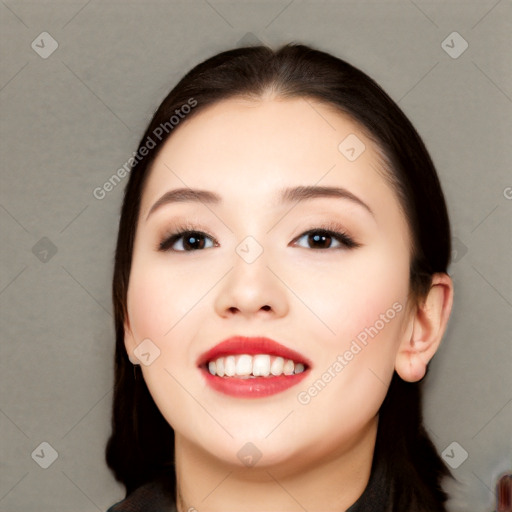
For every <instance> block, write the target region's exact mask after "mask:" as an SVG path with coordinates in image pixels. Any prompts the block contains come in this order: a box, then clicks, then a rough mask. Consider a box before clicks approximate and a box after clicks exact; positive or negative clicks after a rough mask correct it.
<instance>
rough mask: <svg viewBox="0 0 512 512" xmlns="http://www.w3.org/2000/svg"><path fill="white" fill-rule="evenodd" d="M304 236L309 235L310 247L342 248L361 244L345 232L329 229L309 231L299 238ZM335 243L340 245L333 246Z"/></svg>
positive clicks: (307, 241)
mask: <svg viewBox="0 0 512 512" xmlns="http://www.w3.org/2000/svg"><path fill="white" fill-rule="evenodd" d="M304 237H307V238H306V243H307V244H308V247H307V248H309V249H340V248H352V247H358V245H359V244H357V243H356V242H354V240H352V238H350V237H349V236H348V235H346V234H345V233H339V232H336V231H331V230H329V229H322V228H319V229H313V230H310V231H307V232H306V233H304V234H303V235H301V236H300V237H299V238H298V239H297V240H300V239H302V238H304ZM333 243H337V244H338V245H337V246H334V247H332V244H333Z"/></svg>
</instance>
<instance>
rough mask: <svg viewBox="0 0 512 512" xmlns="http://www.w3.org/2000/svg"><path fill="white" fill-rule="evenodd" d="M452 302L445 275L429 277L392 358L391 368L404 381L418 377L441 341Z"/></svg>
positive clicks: (439, 274) (451, 284)
mask: <svg viewBox="0 0 512 512" xmlns="http://www.w3.org/2000/svg"><path fill="white" fill-rule="evenodd" d="M452 304H453V283H452V280H451V278H450V276H449V275H448V274H444V273H438V274H434V275H433V277H432V284H431V287H430V291H429V293H428V295H427V297H426V298H425V299H424V301H423V302H422V303H421V304H420V305H419V306H418V307H417V308H416V310H415V312H414V313H412V316H411V319H410V324H409V327H408V329H407V332H406V333H405V335H404V337H403V339H402V341H401V342H400V346H399V348H398V352H397V355H396V360H395V370H396V372H397V373H398V375H399V376H400V377H401V378H402V379H403V380H405V381H407V382H417V381H418V380H421V379H422V378H423V377H424V376H425V373H426V371H427V364H428V363H429V361H430V360H431V359H432V357H433V356H434V354H435V353H436V351H437V349H438V348H439V345H440V344H441V340H442V337H443V335H444V332H445V330H446V326H447V324H448V318H449V317H450V312H451V309H452Z"/></svg>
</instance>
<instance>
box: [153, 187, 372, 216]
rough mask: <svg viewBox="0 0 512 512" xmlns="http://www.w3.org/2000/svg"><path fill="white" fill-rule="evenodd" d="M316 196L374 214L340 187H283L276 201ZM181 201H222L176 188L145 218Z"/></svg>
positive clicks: (209, 194) (206, 193)
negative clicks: (347, 203)
mask: <svg viewBox="0 0 512 512" xmlns="http://www.w3.org/2000/svg"><path fill="white" fill-rule="evenodd" d="M318 198H334V199H344V200H348V201H351V202H352V203H355V204H358V205H359V206H362V207H363V208H364V209H365V210H367V211H368V212H369V213H370V214H371V215H373V216H375V214H374V213H373V211H372V209H371V208H370V207H369V206H368V205H367V204H366V203H365V202H364V201H362V200H361V199H359V197H357V196H356V195H354V194H353V193H352V192H350V191H349V190H347V189H345V188H342V187H322V186H316V185H309V186H298V187H290V188H285V189H283V190H281V191H280V193H278V195H277V201H276V203H277V202H281V203H291V202H294V201H303V200H308V199H318ZM183 202H199V203H205V204H219V203H221V202H222V198H221V196H219V195H218V194H216V193H215V192H211V191H209V190H199V189H192V188H178V189H175V190H169V191H168V192H166V193H165V194H164V195H163V196H161V197H160V198H159V199H158V200H157V201H156V202H155V203H154V204H153V206H152V207H151V209H150V210H149V213H148V215H147V217H146V220H148V218H149V216H150V215H151V214H152V213H153V212H154V211H156V210H157V209H158V208H160V207H162V206H164V205H167V204H172V203H183Z"/></svg>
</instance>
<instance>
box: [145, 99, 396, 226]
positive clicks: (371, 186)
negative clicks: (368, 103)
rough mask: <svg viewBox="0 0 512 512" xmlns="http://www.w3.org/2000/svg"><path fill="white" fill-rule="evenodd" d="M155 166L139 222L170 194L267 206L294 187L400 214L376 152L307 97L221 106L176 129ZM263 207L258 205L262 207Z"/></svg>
mask: <svg viewBox="0 0 512 512" xmlns="http://www.w3.org/2000/svg"><path fill="white" fill-rule="evenodd" d="M175 130H176V131H175V132H173V133H172V135H171V136H170V137H169V138H168V140H167V141H166V142H165V144H164V146H163V147H162V148H161V150H160V152H159V154H158V156H157V158H156V159H155V162H154V163H153V166H152V169H151V172H150V176H149V178H148V181H147V183H146V187H145V191H144V194H143V200H142V205H141V216H144V215H145V213H147V212H148V211H149V208H150V207H151V205H152V203H153V202H154V201H155V200H157V199H158V197H160V195H161V194H163V193H164V192H166V191H167V190H169V189H172V188H178V187H179V188H182V187H191V188H200V189H205V190H212V191H216V192H218V193H219V194H220V195H221V196H223V198H225V199H224V201H225V202H226V203H229V202H230V203H232V204H235V203H237V204H239V205H240V206H244V205H246V204H247V200H248V199H251V202H255V203H259V204H265V205H268V204H269V203H270V202H272V199H274V198H275V192H276V190H278V189H282V188H285V187H287V186H292V185H323V186H342V187H344V188H347V189H348V190H350V191H351V192H352V193H354V194H356V195H358V196H363V197H365V198H367V201H368V202H375V201H377V202H378V203H387V207H388V208H395V209H399V205H398V200H397V197H396V194H395V193H394V191H393V190H392V189H391V188H390V186H389V183H388V181H387V180H386V178H385V173H384V172H383V169H382V165H381V157H380V153H379V151H378V148H377V147H376V146H375V144H374V143H373V142H372V141H371V140H370V139H369V138H368V136H367V135H366V134H365V132H364V130H362V129H361V127H360V126H359V125H358V124H357V123H356V122H354V121H353V120H352V119H351V118H350V117H348V116H346V115H343V114H341V113H340V112H338V111H336V110H335V109H334V108H333V107H331V106H328V105H325V104H323V103H320V102H318V101H315V100H312V99H309V98H294V99H285V100H283V99H277V98H271V99H268V98H267V99H261V100H257V101H256V100H255V101H253V100H247V99H241V98H233V99H228V100H223V101H221V102H218V103H216V104H214V105H212V106H209V107H207V108H205V109H204V110H202V111H199V112H198V113H196V114H194V115H193V116H192V117H191V118H190V119H188V120H187V119H185V120H184V121H182V122H181V124H180V125H178V126H177V128H175ZM260 201H261V202H260Z"/></svg>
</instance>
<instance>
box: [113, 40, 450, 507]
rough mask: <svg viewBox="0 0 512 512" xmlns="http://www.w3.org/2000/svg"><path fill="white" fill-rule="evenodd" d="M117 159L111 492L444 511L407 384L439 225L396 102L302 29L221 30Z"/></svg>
mask: <svg viewBox="0 0 512 512" xmlns="http://www.w3.org/2000/svg"><path fill="white" fill-rule="evenodd" d="M132 163H133V170H132V171H131V175H130V178H129V183H128V185H127V188H126V191H125V197H124V203H123V207H122V212H121V219H120V225H119V236H118V241H117V250H116V258H115V270H114V281H113V297H114V309H115V324H116V338H117V341H116V355H115V396H114V404H113V418H112V428H113V431H112V435H111V437H110V440H109V442H108V446H107V453H106V455H107V463H108V465H109V467H110V468H111V469H112V471H113V472H114V475H115V477H116V478H117V480H118V481H120V482H122V483H123V484H124V486H125V487H126V495H127V496H126V499H125V500H123V501H122V502H119V503H118V504H116V505H115V506H112V507H111V508H110V509H109V510H110V511H111V512H117V511H122V510H130V511H132V510H144V511H157V510H158V511H164V510H166V511H167V510H168V511H171V510H177V511H179V512H186V511H194V510H197V511H199V512H203V511H205V512H206V511H208V512H214V511H224V512H225V511H235V510H237V511H239V510H246V511H263V510H265V511H284V510H286V511H292V510H293V511H295V510H308V511H311V512H313V511H346V510H348V511H350V512H358V511H365V512H371V511H375V512H376V511H379V512H380V511H391V510H392V511H408V512H411V511H418V512H419V511H422V512H423V511H435V512H441V511H444V510H445V505H444V504H445V501H446V499H447V495H446V493H445V492H444V491H443V489H442V487H441V481H442V479H443V477H451V474H450V471H449V470H448V468H447V467H446V466H445V464H444V463H443V461H442V460H441V458H440V457H439V455H438V454H437V452H436V449H435V447H434V446H433V444H432V442H431V440H430V439H429V436H428V435H427V433H426V431H425V429H424V427H423V420H422V405H421V382H422V379H423V378H424V376H425V375H426V373H427V371H428V364H429V361H430V360H431V359H432V357H433V355H434V353H435V352H436V350H437V348H438V347H439V344H440V342H441V339H442V336H443V333H444V332H445V329H446V326H447V322H448V318H449V314H450V310H451V306H452V300H453V286H452V281H451V279H450V277H449V276H448V274H447V266H448V264H449V259H450V227H449V220H448V215H447V209H446V205H445V201H444V197H443V193H442V190H441V187H440V183H439V180H438V177H437V174H436V171H435V168H434V166H433V163H432V161H431V159H430V157H429V155H428V153H427V150H426V148H425V146H424V144H423V142H422V141H421V139H420V137H419V136H418V134H417V133H416V131H415V129H414V128H413V126H412V125H411V123H410V122H409V121H408V120H407V118H406V117H405V115H404V114H403V113H402V112H401V110H400V109H399V108H398V106H397V105H396V104H395V103H394V102H393V101H392V100H391V99H390V98H389V96H387V95H386V93H385V92H383V91H382V89H381V88H380V87H379V86H378V85H377V84H376V83H375V82H374V81H373V80H372V79H370V78H369V77H368V76H366V75H365V74H364V73H362V72H361V71H359V70H357V69H356V68H354V67H352V66H351V65H349V64H347V63H346V62H344V61H342V60H339V59H337V58H335V57H334V56H331V55H329V54H327V53H324V52H320V51H317V50H315V49H312V48H310V47H307V46H303V45H294V44H293V45H292V44H291V45H286V46H284V47H282V48H280V49H278V50H276V51H273V50H271V49H270V48H267V47H263V46H262V47H252V48H240V49H235V50H231V51H227V52H223V53H221V54H219V55H216V56H214V57H212V58H210V59H208V60H206V61H205V62H203V63H201V64H199V65H198V66H196V67H195V68H193V69H192V70H191V71H190V72H189V73H187V74H186V75H185V77H184V78H183V79H182V80H181V81H180V82H179V83H178V84H177V85H176V87H175V88H174V89H173V90H172V91H171V92H170V93H169V95H168V96H167V97H166V98H165V100H164V101H163V103H162V104H161V105H160V107H159V108H158V110H157V111H156V113H155V115H154V117H153V119H152V120H151V122H150V124H149V126H148V128H147V130H146V133H145V134H144V136H143V138H142V140H141V142H140V145H139V149H138V152H137V154H136V156H135V158H134V159H133V162H132ZM132 366H133V367H132Z"/></svg>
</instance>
